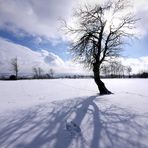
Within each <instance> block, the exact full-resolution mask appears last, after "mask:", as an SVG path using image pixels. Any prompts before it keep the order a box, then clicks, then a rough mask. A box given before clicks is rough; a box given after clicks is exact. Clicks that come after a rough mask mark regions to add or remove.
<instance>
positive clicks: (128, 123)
mask: <svg viewBox="0 0 148 148" xmlns="http://www.w3.org/2000/svg"><path fill="white" fill-rule="evenodd" d="M104 104H105V103H104V102H103V99H99V97H98V96H90V97H88V98H85V97H84V98H74V99H69V100H62V101H57V102H56V101H55V102H52V103H49V104H48V103H47V104H46V105H45V104H43V105H39V106H36V107H34V108H30V109H28V110H22V111H19V112H18V111H17V112H13V113H12V115H11V116H9V117H8V118H7V119H5V120H4V119H0V122H1V125H0V147H2V148H61V147H62V148H119V147H120V148H125V147H126V148H146V147H148V143H147V142H146V140H147V139H148V116H147V114H144V115H138V114H136V113H132V112H131V111H128V110H127V109H124V108H120V107H118V106H115V105H107V106H106V105H104ZM71 121H72V122H73V123H75V124H76V125H77V126H78V127H79V128H80V129H81V131H80V132H79V133H78V132H75V133H73V134H72V133H71V132H69V131H68V130H67V129H66V124H67V123H68V122H71Z"/></svg>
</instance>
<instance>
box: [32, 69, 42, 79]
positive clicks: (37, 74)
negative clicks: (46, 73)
mask: <svg viewBox="0 0 148 148" xmlns="http://www.w3.org/2000/svg"><path fill="white" fill-rule="evenodd" d="M32 70H33V73H34V78H37V79H39V78H42V73H43V69H42V68H41V67H33V68H32Z"/></svg>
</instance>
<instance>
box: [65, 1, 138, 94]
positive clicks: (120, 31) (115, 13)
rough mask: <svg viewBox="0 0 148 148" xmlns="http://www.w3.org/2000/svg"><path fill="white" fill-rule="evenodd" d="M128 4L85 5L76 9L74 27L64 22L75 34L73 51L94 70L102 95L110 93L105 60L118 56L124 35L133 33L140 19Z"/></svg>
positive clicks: (124, 2) (76, 56) (79, 59)
mask: <svg viewBox="0 0 148 148" xmlns="http://www.w3.org/2000/svg"><path fill="white" fill-rule="evenodd" d="M128 7H129V4H128V3H127V1H125V0H115V1H108V2H107V3H105V4H102V5H99V4H96V5H95V6H90V5H86V6H85V7H83V8H79V9H77V10H75V13H74V17H75V18H76V20H77V22H76V23H75V26H74V27H72V26H69V25H68V24H67V23H66V22H64V23H65V28H66V31H67V33H70V34H71V35H75V39H74V40H73V41H72V45H71V52H72V53H73V55H74V57H75V59H76V60H78V61H79V62H81V63H83V64H84V65H85V67H89V68H91V69H92V70H93V73H94V80H95V82H96V84H97V86H98V89H99V91H100V94H102V95H103V94H111V92H110V91H109V90H108V89H107V88H106V86H105V85H104V83H103V82H102V81H101V79H100V68H101V65H102V63H103V62H104V61H106V60H109V59H111V58H115V57H117V56H119V55H120V51H121V49H122V47H123V46H122V45H123V44H124V41H125V38H129V37H133V34H132V33H131V29H134V27H135V23H136V21H137V19H136V18H135V16H134V15H133V14H131V13H130V12H129V9H128Z"/></svg>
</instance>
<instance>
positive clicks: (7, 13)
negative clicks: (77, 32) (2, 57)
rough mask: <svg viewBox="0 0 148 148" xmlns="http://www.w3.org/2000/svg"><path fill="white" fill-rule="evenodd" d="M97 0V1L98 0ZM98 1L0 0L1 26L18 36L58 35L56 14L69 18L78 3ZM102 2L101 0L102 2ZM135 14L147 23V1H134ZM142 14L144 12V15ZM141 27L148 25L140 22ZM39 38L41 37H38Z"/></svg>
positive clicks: (55, 36) (48, 36)
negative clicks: (27, 34)
mask: <svg viewBox="0 0 148 148" xmlns="http://www.w3.org/2000/svg"><path fill="white" fill-rule="evenodd" d="M101 1H102V0H100V1H99V2H101ZM96 2H98V1H97V0H76V1H73V0H44V1H43V0H22V1H20V0H2V1H0V18H1V19H0V28H1V29H6V28H7V29H9V30H11V31H13V32H14V33H16V34H17V35H22V34H23V33H22V30H24V31H25V32H26V33H29V34H31V35H33V36H45V37H47V38H50V39H51V38H54V39H55V38H59V37H60V36H61V33H60V32H59V30H58V28H59V26H60V23H59V21H58V18H59V17H63V18H66V20H67V21H70V20H71V14H72V9H73V8H74V7H76V5H78V4H85V3H92V4H93V3H96ZM103 2H104V1H103ZM133 4H134V9H135V11H136V13H137V14H138V15H139V16H140V17H142V18H143V20H142V22H147V20H148V18H147V16H146V13H147V12H148V6H147V0H140V1H139V0H133ZM144 14H145V15H144ZM140 27H142V28H143V29H144V28H145V27H146V28H147V26H146V25H144V26H142V25H140ZM39 41H40V40H39Z"/></svg>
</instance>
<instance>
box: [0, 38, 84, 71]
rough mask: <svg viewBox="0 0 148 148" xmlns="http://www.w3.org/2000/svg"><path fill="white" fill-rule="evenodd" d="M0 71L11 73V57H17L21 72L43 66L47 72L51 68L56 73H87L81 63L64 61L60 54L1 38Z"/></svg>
mask: <svg viewBox="0 0 148 148" xmlns="http://www.w3.org/2000/svg"><path fill="white" fill-rule="evenodd" d="M0 51H1V52H0V70H1V71H0V73H10V72H11V71H10V70H11V64H10V63H11V59H12V58H15V57H17V58H18V64H19V67H20V73H32V67H41V68H42V69H43V70H44V71H45V72H48V71H49V69H50V68H53V69H54V70H55V73H85V71H84V70H83V69H82V67H81V66H80V65H79V64H74V63H72V62H71V61H67V62H64V61H63V60H62V59H61V58H60V57H59V56H57V55H55V54H54V53H51V52H48V51H46V50H41V51H32V50H31V49H29V48H27V47H25V46H22V45H18V44H15V43H12V42H10V41H8V40H5V39H3V38H0Z"/></svg>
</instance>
